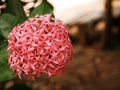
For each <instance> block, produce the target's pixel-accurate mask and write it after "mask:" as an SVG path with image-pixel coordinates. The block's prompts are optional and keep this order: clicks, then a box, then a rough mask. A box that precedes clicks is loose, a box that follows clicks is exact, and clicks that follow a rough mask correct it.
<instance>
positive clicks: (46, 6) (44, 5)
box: [29, 0, 54, 17]
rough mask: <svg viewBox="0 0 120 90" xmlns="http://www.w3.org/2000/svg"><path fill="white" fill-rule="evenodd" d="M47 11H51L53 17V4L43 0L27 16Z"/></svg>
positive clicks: (46, 12)
mask: <svg viewBox="0 0 120 90" xmlns="http://www.w3.org/2000/svg"><path fill="white" fill-rule="evenodd" d="M49 13H51V14H52V16H53V17H54V15H53V6H52V5H51V4H50V3H48V2H47V0H43V1H42V3H41V4H40V5H39V6H38V7H36V8H35V9H34V10H33V11H32V12H31V14H30V16H29V17H33V16H35V15H36V14H39V15H44V14H49Z"/></svg>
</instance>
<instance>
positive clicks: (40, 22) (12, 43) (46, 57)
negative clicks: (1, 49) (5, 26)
mask: <svg viewBox="0 0 120 90" xmlns="http://www.w3.org/2000/svg"><path fill="white" fill-rule="evenodd" d="M8 44H9V47H8V51H9V57H8V63H9V64H10V67H11V69H13V70H14V71H15V73H16V74H17V75H18V76H19V77H20V78H21V75H22V74H25V75H27V76H31V77H32V78H33V79H34V77H35V76H38V77H39V76H40V75H41V74H42V73H45V74H47V75H48V76H53V75H59V74H61V73H62V72H63V71H64V70H65V68H66V67H67V65H68V64H69V63H70V61H71V58H72V45H71V42H70V38H69V35H68V29H67V27H66V26H65V25H64V24H62V22H61V21H59V20H57V19H55V18H52V17H51V15H50V14H46V15H42V16H39V15H36V16H34V17H32V18H30V19H28V20H27V21H25V22H24V23H22V24H20V25H17V26H16V27H14V28H13V30H12V31H11V32H10V34H9V39H8Z"/></svg>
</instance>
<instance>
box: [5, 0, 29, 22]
mask: <svg viewBox="0 0 120 90" xmlns="http://www.w3.org/2000/svg"><path fill="white" fill-rule="evenodd" d="M6 3H7V7H6V9H5V13H10V14H13V15H15V16H17V17H18V18H19V19H22V20H26V19H27V17H26V15H25V12H24V10H23V4H22V3H21V1H20V0H7V1H6Z"/></svg>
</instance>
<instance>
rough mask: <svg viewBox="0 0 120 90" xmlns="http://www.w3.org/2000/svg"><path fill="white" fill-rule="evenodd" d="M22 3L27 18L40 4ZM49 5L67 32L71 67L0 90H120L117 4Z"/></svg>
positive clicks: (118, 0)
mask: <svg viewBox="0 0 120 90" xmlns="http://www.w3.org/2000/svg"><path fill="white" fill-rule="evenodd" d="M2 1H3V2H4V1H5V0H2ZM21 1H22V3H23V4H24V7H23V8H24V10H25V12H26V15H28V16H29V13H30V12H31V10H32V9H33V8H35V7H37V6H38V5H39V4H40V3H41V0H21ZM48 2H49V3H50V4H52V6H53V7H54V14H55V17H56V18H57V19H60V20H61V21H63V23H64V24H66V25H67V27H68V28H69V35H70V38H71V42H72V44H73V51H74V53H73V60H72V62H71V64H70V65H69V66H68V68H67V69H66V71H65V72H64V73H63V74H62V75H61V76H57V77H56V76H54V77H52V78H48V77H47V76H46V75H42V76H41V77H39V78H36V80H34V81H32V80H31V78H28V77H23V79H22V80H19V78H15V79H14V80H9V81H6V82H3V83H1V84H0V90H4V89H3V88H6V89H5V90H120V0H48ZM3 8H5V4H3V5H1V6H0V9H1V10H2V9H3Z"/></svg>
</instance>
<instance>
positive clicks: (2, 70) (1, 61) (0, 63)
mask: <svg viewBox="0 0 120 90" xmlns="http://www.w3.org/2000/svg"><path fill="white" fill-rule="evenodd" d="M7 58H8V51H7V45H4V47H2V48H0V82H2V81H6V80H10V79H13V78H14V77H15V73H14V72H13V71H12V70H11V69H10V67H9V65H8V62H7Z"/></svg>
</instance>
